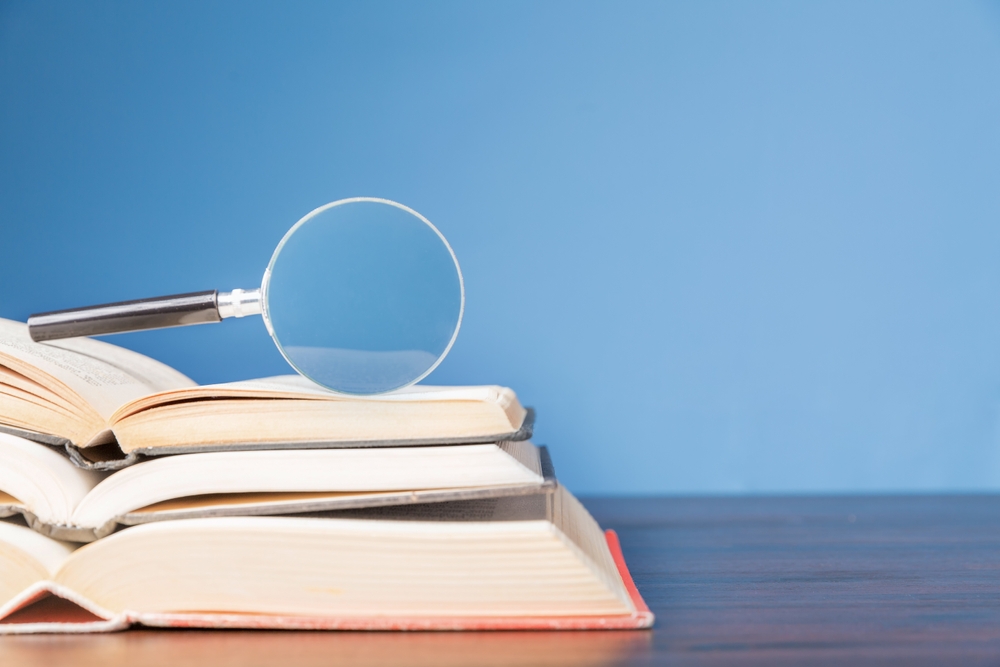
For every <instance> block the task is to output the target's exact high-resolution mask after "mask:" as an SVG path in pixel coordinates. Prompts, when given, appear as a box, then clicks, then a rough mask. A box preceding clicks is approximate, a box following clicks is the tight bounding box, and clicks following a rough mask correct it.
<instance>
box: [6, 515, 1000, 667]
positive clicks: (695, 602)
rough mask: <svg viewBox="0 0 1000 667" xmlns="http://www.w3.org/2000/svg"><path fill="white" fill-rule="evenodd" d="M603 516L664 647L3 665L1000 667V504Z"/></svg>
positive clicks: (513, 639)
mask: <svg viewBox="0 0 1000 667" xmlns="http://www.w3.org/2000/svg"><path fill="white" fill-rule="evenodd" d="M587 505H588V507H589V508H590V509H591V511H592V512H593V513H594V515H595V516H596V517H597V519H598V520H599V521H600V522H601V524H602V525H604V526H605V527H609V528H615V529H616V530H617V531H618V533H619V536H620V537H621V540H622V545H623V547H624V551H625V557H626V560H627V561H628V562H629V565H630V568H631V570H632V573H633V575H634V577H635V580H636V583H637V584H638V586H639V589H640V590H641V591H642V593H643V595H644V596H645V598H646V600H647V602H648V603H649V605H650V606H651V607H652V608H653V610H654V611H655V612H656V614H657V617H658V618H657V624H656V627H655V628H654V629H653V630H652V631H646V632H565V633H550V632H538V633H525V632H515V633H502V632H501V633H464V634H460V633H459V634H453V633H412V634H392V633H299V632H237V631H229V632H225V631H223V632H204V631H184V630H170V631H129V632H124V633H116V634H108V635H96V636H80V637H72V636H36V637H4V638H0V665H34V664H39V665H43V664H52V665H57V664H60V665H61V664H67V665H68V664H73V665H81V666H83V665H105V666H107V667H112V666H115V665H218V666H228V665H241V666H244V665H246V666H251V665H335V664H351V665H392V664H404V665H435V666H447V665H553V666H554V665H574V666H576V665H595V666H596V665H616V664H624V665H649V664H669V665H689V664H690V665H803V664H818V665H843V664H850V665H881V664H885V665H889V664H894V665H895V664H907V665H939V664H961V665H978V664H983V665H986V664H990V665H993V664H1000V496H945V497H932V496H925V497H830V498H725V499H722V498H692V499H590V500H588V501H587Z"/></svg>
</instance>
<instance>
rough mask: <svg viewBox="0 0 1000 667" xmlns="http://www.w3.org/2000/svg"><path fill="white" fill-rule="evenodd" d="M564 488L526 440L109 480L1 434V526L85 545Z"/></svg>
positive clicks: (343, 452) (248, 458) (186, 467)
mask: <svg viewBox="0 0 1000 667" xmlns="http://www.w3.org/2000/svg"><path fill="white" fill-rule="evenodd" d="M555 485H556V483H555V479H554V474H553V472H552V464H551V462H550V461H549V458H548V454H547V452H546V451H545V450H544V448H538V447H535V446H534V445H533V444H531V443H530V442H528V441H526V440H522V441H517V442H501V443H493V444H477V445H448V446H437V447H434V446H426V447H389V448H362V449H343V448H340V449H305V450H285V451H230V452H206V453H200V454H179V455H177V456H165V457H159V458H155V459H150V460H148V461H143V462H141V463H137V464H135V465H132V466H129V467H128V468H125V469H124V470H120V471H118V472H115V473H113V474H110V475H109V474H107V473H98V472H93V471H89V470H83V469H81V468H78V467H76V466H74V465H73V464H72V463H71V462H70V461H69V460H68V459H67V458H66V457H65V456H63V455H62V454H60V453H58V452H56V451H55V450H53V449H50V448H49V447H46V446H45V445H40V444H38V443H35V442H31V441H28V440H25V439H22V438H19V437H17V436H13V435H9V434H6V433H0V517H7V516H15V515H18V514H20V515H22V516H23V517H24V520H25V521H26V522H27V523H28V525H29V526H31V527H32V528H34V529H35V530H37V531H38V532H40V533H43V534H45V535H48V536H50V537H55V538H58V539H63V540H72V541H76V542H91V541H93V540H96V539H99V538H102V537H104V536H106V535H109V534H111V533H112V532H114V531H115V530H116V529H118V527H119V526H130V525H136V524H141V523H151V522H154V521H164V520H172V519H183V518H193V517H208V516H213V517H218V516H247V515H274V514H297V513H304V512H319V511H326V510H335V509H344V508H357V507H374V506H386V505H403V504H411V503H428V502H441V501H444V500H458V499H473V498H492V497H499V496H506V495H524V494H530V493H539V492H542V491H546V490H552V489H554V488H555Z"/></svg>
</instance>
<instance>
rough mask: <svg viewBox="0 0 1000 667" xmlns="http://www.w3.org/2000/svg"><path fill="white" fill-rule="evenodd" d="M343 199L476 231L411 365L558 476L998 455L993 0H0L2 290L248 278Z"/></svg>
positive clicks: (748, 476)
mask: <svg viewBox="0 0 1000 667" xmlns="http://www.w3.org/2000/svg"><path fill="white" fill-rule="evenodd" d="M358 195H372V196H382V197H388V198H392V199H396V200H398V201H401V202H404V203H406V204H408V205H410V206H412V207H414V208H415V209H417V210H418V211H420V212H422V213H423V214H425V215H426V216H427V217H429V218H430V219H431V220H432V221H434V222H435V223H436V224H437V225H438V226H439V227H440V228H441V230H442V231H443V232H444V233H445V234H446V235H447V236H448V238H449V239H450V240H451V241H452V244H453V246H454V247H455V250H456V252H457V254H458V257H459V259H460V261H461V262H462V265H463V269H464V271H465V274H466V280H467V289H468V309H467V313H466V320H465V325H464V329H463V332H462V334H461V336H460V337H459V339H458V342H457V344H456V346H455V348H454V350H453V352H452V354H451V356H450V357H449V358H448V359H447V361H446V362H445V363H444V364H443V365H442V366H441V367H440V369H439V370H438V371H437V372H435V373H434V375H433V376H432V377H431V378H430V380H431V381H433V382H436V383H500V384H506V385H510V386H512V387H514V388H515V389H516V390H517V391H518V392H519V394H520V395H521V397H522V399H523V401H524V402H525V403H527V404H529V405H534V406H536V407H537V408H538V410H539V417H540V421H539V426H538V429H537V433H538V436H539V437H538V438H537V440H538V441H542V442H547V443H548V444H549V445H550V446H551V447H552V450H553V452H554V454H555V460H556V464H557V470H558V471H559V473H560V476H561V477H562V479H563V480H564V481H565V482H566V483H567V484H568V485H569V486H570V488H572V489H574V490H576V491H579V492H592V493H593V492H616V493H647V492H670V493H677V492H685V493H686V492H732V491H778V492H785V491H808V492H815V491H819V492H825V491H868V490H875V491H892V490H973V489H997V488H1000V7H998V6H997V5H996V4H992V5H990V4H976V3H960V2H938V3H919V2H908V1H907V2H880V3H870V2H857V3H843V2H829V3H801V2H788V3H747V2H734V3H709V2H701V3H693V2H691V3H666V2H655V3H648V4H647V3H611V2H608V3H600V4H583V3H580V2H566V3H556V2H548V3H535V2H527V3H511V2H502V3H501V2H498V3H493V4H491V5H486V4H483V3H467V2H458V3H454V4H420V3H410V2H400V3H397V4H387V3H370V2H364V3H340V4H334V3H325V2H324V3H315V4H309V3H305V2H297V3H276V2H275V3H247V2H225V3H222V2H215V3H207V4H206V3H200V2H187V3H168V2H144V3H131V2H115V3H71V2H65V3H56V4H53V3H45V2H42V3H38V2H17V1H10V0H5V1H4V2H2V3H0V252H2V254H0V315H2V316H4V317H13V318H20V319H23V318H26V317H27V315H28V314H29V313H31V312H35V311H39V310H46V309H55V308H62V307H71V306H77V305H86V304H90V303H95V302H101V301H110V300H118V299H127V298H137V297H143V296H153V295H157V294H163V293H172V292H181V291H187V290H199V289H212V288H218V289H231V288H233V287H244V288H249V287H253V286H255V285H256V284H258V283H259V280H260V276H261V272H262V270H263V268H264V266H265V264H266V262H267V260H268V258H269V256H270V253H271V250H272V248H273V247H274V245H275V243H276V242H277V241H278V240H279V239H280V237H281V235H282V234H283V233H284V231H285V230H286V229H287V228H288V227H289V226H290V225H291V224H292V223H294V222H295V221H296V220H297V219H298V218H299V217H300V216H302V215H303V214H305V213H306V212H308V211H309V210H311V209H312V208H314V207H316V206H318V205H320V204H323V203H326V202H328V201H331V200H334V199H338V198H342V197H347V196H358ZM114 342H116V343H119V344H123V345H126V346H129V347H132V348H134V349H137V350H140V351H142V352H145V353H148V354H151V355H153V356H156V357H158V358H160V359H163V360H164V361H166V362H168V363H170V364H173V365H174V366H176V367H177V368H179V369H181V370H183V371H184V372H186V373H188V374H189V375H191V376H192V377H194V378H195V379H196V380H199V381H201V382H212V381H223V380H230V379H237V378H243V377H252V376H260V375H267V374H274V373H282V372H286V367H285V366H284V362H283V361H282V360H281V358H280V356H279V355H278V353H277V352H276V351H275V350H274V349H273V348H272V346H271V343H270V340H269V339H268V337H267V335H266V333H265V331H264V328H263V326H262V324H261V323H260V322H259V320H258V321H238V322H227V323H225V324H223V325H217V326H206V327H195V328H191V329H186V330H172V331H161V332H148V333H142V334H129V335H127V336H119V337H115V338H114Z"/></svg>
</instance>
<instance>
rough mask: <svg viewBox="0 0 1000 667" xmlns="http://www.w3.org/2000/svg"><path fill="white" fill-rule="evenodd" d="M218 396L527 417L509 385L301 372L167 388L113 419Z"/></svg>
mask: <svg viewBox="0 0 1000 667" xmlns="http://www.w3.org/2000/svg"><path fill="white" fill-rule="evenodd" d="M208 398H213V399H218V398H287V399H302V400H326V401H351V402H358V403H368V402H374V403H397V402H403V403H417V402H446V401H476V402H481V403H492V404H496V405H498V406H500V408H501V409H503V410H504V411H505V412H507V413H508V414H510V413H514V414H510V416H511V421H512V422H513V423H516V424H520V423H521V422H522V421H523V420H524V408H522V407H521V405H520V404H519V403H518V402H517V395H516V394H515V393H514V392H513V390H511V389H508V388H506V387H499V386H493V385H483V386H470V387H436V386H429V385H419V384H418V385H413V386H412V387H405V388H403V389H397V390H396V391H391V392H389V393H386V394H376V395H372V396H353V395H348V394H338V393H337V392H334V391H330V390H329V389H326V388H325V387H322V386H320V385H318V384H316V383H315V382H312V381H311V380H308V379H306V378H304V377H302V376H301V375H276V376H274V377H267V378H259V379H256V380H242V381H239V382H226V383H222V384H208V385H202V386H195V387H190V388H182V389H177V390H170V391H164V392H161V393H159V394H156V395H153V396H146V397H144V398H142V399H141V400H138V401H134V402H132V403H130V404H128V405H126V406H123V407H122V409H121V410H119V411H118V412H116V413H115V414H114V416H113V417H112V421H114V422H117V421H119V420H121V419H124V418H125V417H127V416H129V415H133V414H135V413H137V412H141V411H142V410H146V409H148V408H151V407H154V406H159V405H166V404H168V403H173V402H177V401H190V400H193V399H208Z"/></svg>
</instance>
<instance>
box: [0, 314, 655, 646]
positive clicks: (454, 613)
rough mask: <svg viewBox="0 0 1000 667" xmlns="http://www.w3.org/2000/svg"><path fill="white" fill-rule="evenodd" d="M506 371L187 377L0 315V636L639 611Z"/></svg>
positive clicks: (633, 618)
mask: <svg viewBox="0 0 1000 667" xmlns="http://www.w3.org/2000/svg"><path fill="white" fill-rule="evenodd" d="M533 421H534V413H533V411H532V410H530V409H526V408H524V407H522V406H521V404H520V403H519V402H518V399H517V396H516V395H515V394H514V392H513V391H511V390H510V389H507V388H503V387H496V386H484V387H430V386H420V385H418V386H414V387H410V388H408V389H404V390H400V391H396V392H392V393H390V394H385V395H381V396H374V397H350V396H344V395H339V394H335V393H332V392H329V391H326V390H324V389H322V388H320V387H318V386H317V385H314V384H312V383H310V382H309V381H307V380H305V379H303V378H301V377H297V376H287V377H286V376H282V377H276V378H268V379H263V380H252V381H247V382H236V383H229V384H220V385H210V386H198V385H196V384H195V383H193V382H192V381H191V380H189V379H188V378H187V377H185V376H184V375H182V374H181V373H178V372H177V371H175V370H174V369H172V368H170V367H168V366H166V365H164V364H162V363H160V362H157V361H154V360H153V359H150V358H148V357H145V356H143V355H141V354H138V353H136V352H132V351H129V350H125V349H123V348H120V347H116V346H114V345H110V344H108V343H104V342H100V341H96V340H91V339H74V340H65V341H59V342H56V343H49V344H38V343H34V342H32V341H31V339H30V337H29V336H28V332H27V328H26V326H25V325H24V324H22V323H19V322H12V321H9V320H0V517H5V518H4V519H3V520H2V521H0V633H18V632H20V633H24V632H96V631H107V630H117V629H123V628H126V627H128V626H130V625H133V624H141V625H145V626H172V627H240V628H295V629H373V630H387V629H401V630H421V629H454V630H460V629H528V628H536V629H549V628H553V629H554V628H564V629H574V628H577V629H585V628H608V629H611V628H619V629H621V628H641V627H649V626H650V625H651V624H652V621H653V617H652V614H651V613H650V612H649V609H648V608H647V607H646V605H645V604H644V603H643V601H642V598H641V597H640V596H639V593H638V591H637V590H636V588H635V586H634V584H633V583H632V580H631V577H630V576H629V573H628V570H627V569H626V567H625V562H624V560H623V559H622V555H621V551H620V549H619V546H618V542H617V539H616V537H615V536H614V534H613V533H611V532H607V533H605V532H602V530H601V529H600V528H599V527H598V525H597V523H596V522H595V521H594V519H593V518H592V517H591V516H590V515H589V514H588V513H587V511H586V509H584V507H583V505H581V504H580V502H579V501H577V500H576V499H575V498H574V497H573V496H572V495H571V494H570V493H569V492H568V491H567V490H566V489H565V488H563V487H562V486H561V485H559V483H558V482H557V481H556V479H555V475H554V473H553V468H552V463H551V461H550V459H549V456H548V453H547V451H546V449H545V448H544V447H537V446H535V445H533V444H532V443H531V442H530V440H529V438H530V436H531V430H532V424H533Z"/></svg>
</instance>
